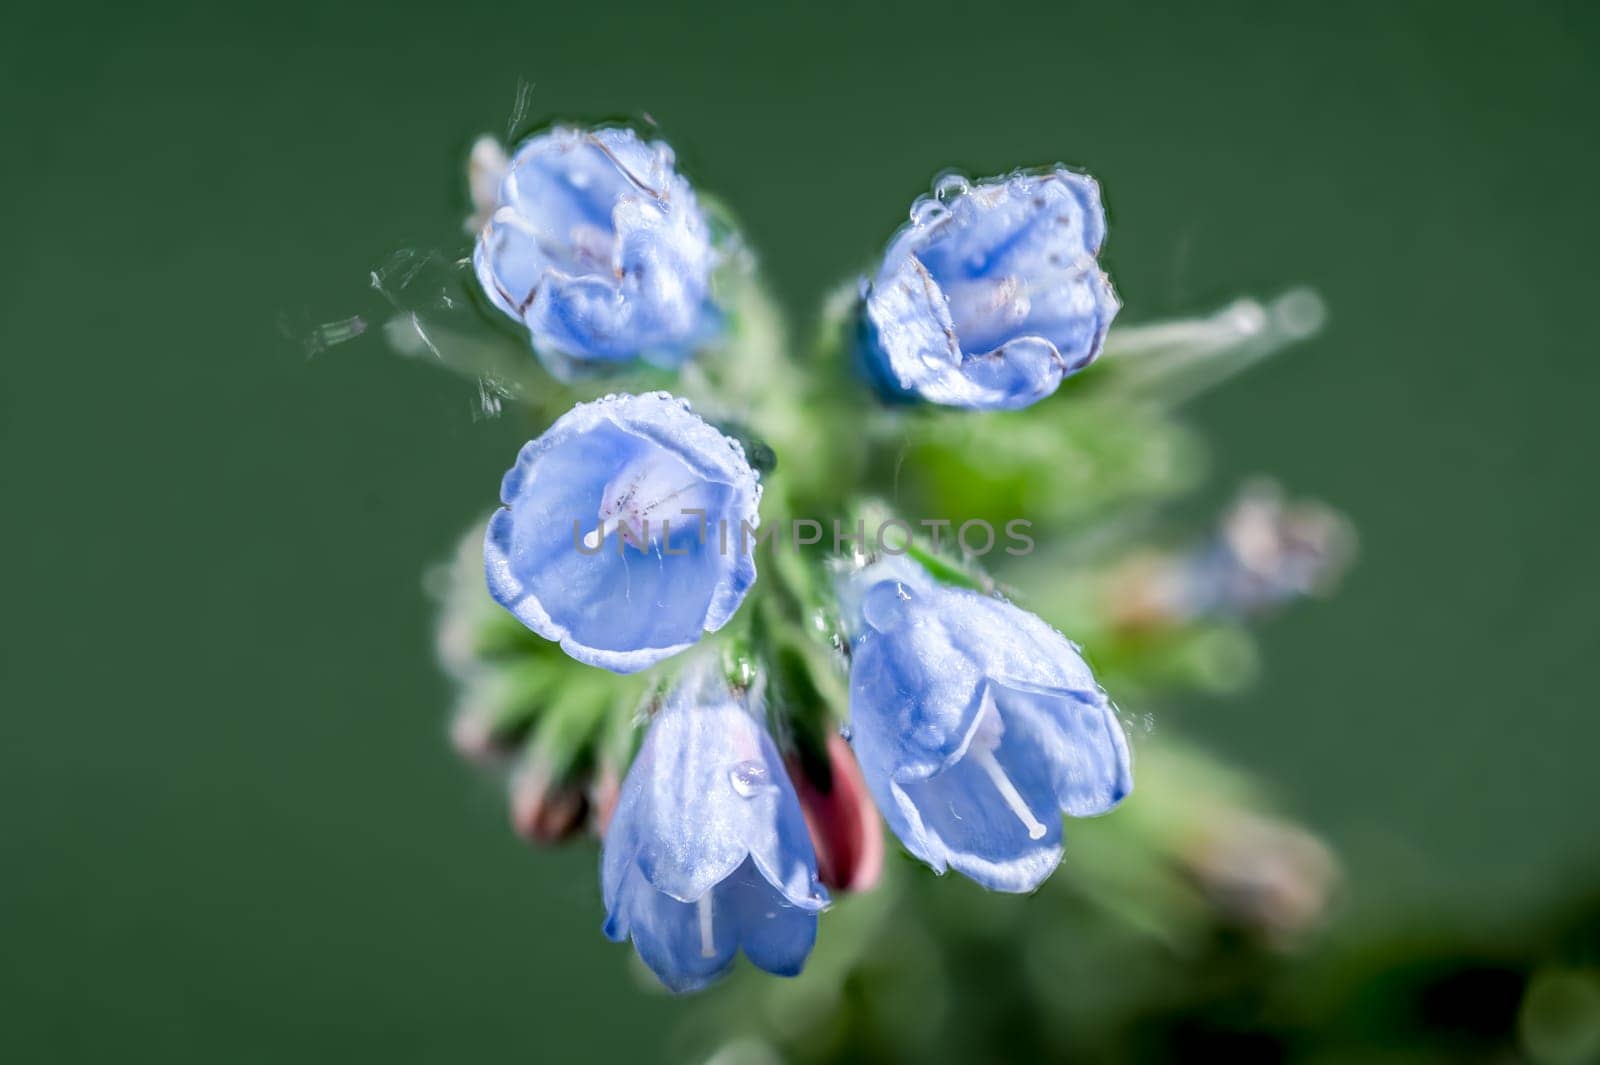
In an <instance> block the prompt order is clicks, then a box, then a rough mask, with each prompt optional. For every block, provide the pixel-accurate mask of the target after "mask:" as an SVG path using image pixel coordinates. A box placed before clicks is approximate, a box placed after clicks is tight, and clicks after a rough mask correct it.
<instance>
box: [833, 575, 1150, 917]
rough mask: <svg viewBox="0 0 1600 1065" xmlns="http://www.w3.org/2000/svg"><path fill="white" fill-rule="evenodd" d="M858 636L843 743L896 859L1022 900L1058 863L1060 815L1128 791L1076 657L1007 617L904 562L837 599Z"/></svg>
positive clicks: (1090, 808)
mask: <svg viewBox="0 0 1600 1065" xmlns="http://www.w3.org/2000/svg"><path fill="white" fill-rule="evenodd" d="M844 598H845V599H846V602H847V608H848V612H849V613H851V614H853V615H854V617H855V621H856V625H857V632H856V635H855V638H854V647H853V651H852V655H851V666H850V735H851V743H852V745H853V746H854V747H855V751H856V757H857V759H858V760H859V761H860V763H861V770H862V773H863V775H864V776H865V777H866V780H867V786H868V788H870V789H871V791H872V794H873V797H874V798H875V799H876V800H877V803H878V806H879V808H880V809H881V810H882V811H883V814H884V817H885V819H886V820H887V821H888V822H889V827H890V828H891V829H893V830H894V832H895V834H896V835H898V836H899V837H900V840H901V842H903V843H904V844H905V845H906V848H907V849H908V850H910V851H911V853H913V854H915V855H916V856H917V857H919V858H921V859H922V860H923V861H925V862H927V863H928V864H929V865H931V866H932V867H933V868H934V869H935V870H936V871H938V872H941V873H942V872H944V870H945V869H946V868H953V869H955V870H956V871H957V872H961V873H964V874H966V875H967V876H969V877H971V878H972V879H973V880H976V881H977V882H978V883H980V884H982V885H983V886H985V887H987V888H991V889H993V890H996V891H1031V890H1033V889H1034V888H1036V887H1038V886H1039V885H1040V884H1041V883H1043V882H1044V880H1045V878H1046V877H1048V876H1049V875H1050V873H1051V872H1052V871H1054V869H1055V867H1056V865H1057V864H1058V863H1059V862H1060V860H1061V850H1062V842H1061V836H1062V831H1061V815H1062V814H1063V813H1067V814H1071V815H1073V816H1075V817H1086V816H1090V815H1093V814H1099V813H1104V812H1105V811H1107V810H1109V809H1111V808H1112V807H1113V806H1115V805H1116V804H1117V803H1118V802H1120V801H1121V800H1122V798H1123V797H1124V796H1125V795H1127V794H1128V792H1129V791H1130V790H1132V787H1133V777H1132V768H1131V765H1130V761H1129V754H1128V744H1127V741H1126V739H1125V738H1124V736H1123V734H1122V728H1121V726H1120V725H1119V724H1118V721H1117V715H1116V712H1115V711H1114V710H1113V708H1112V707H1111V705H1110V703H1109V702H1108V701H1107V700H1106V697H1105V695H1104V693H1103V692H1101V690H1100V688H1099V686H1098V685H1096V683H1095V680H1094V677H1093V676H1092V675H1091V674H1090V672H1089V667H1088V666H1087V665H1085V664H1084V661H1083V659H1082V657H1081V656H1080V655H1079V654H1078V651H1077V649H1076V648H1075V647H1074V646H1073V645H1072V644H1071V643H1069V642H1068V641H1067V640H1066V639H1065V638H1064V637H1063V636H1062V635H1061V634H1060V633H1058V632H1056V631H1055V630H1054V629H1052V628H1051V627H1050V626H1049V625H1047V624H1045V623H1044V622H1043V621H1041V620H1040V619H1039V618H1037V617H1035V616H1034V615H1032V614H1029V613H1027V612H1026V611H1023V610H1019V609H1018V608H1017V607H1015V606H1012V605H1011V604H1010V603H1006V602H1003V601H1001V600H999V599H994V598H991V597H989V596H985V595H980V594H978V593H976V592H972V591H967V590H964V589H958V588H951V587H948V586H945V585H942V584H939V583H937V582H936V581H934V580H933V579H932V578H931V577H930V576H928V574H927V573H926V572H925V571H924V570H922V569H920V568H919V567H917V566H915V565H913V564H911V563H910V562H908V561H905V560H899V559H895V560H888V561H886V562H883V563H879V564H877V565H875V566H872V567H869V568H868V569H866V570H864V571H862V572H861V573H860V574H858V575H856V577H855V578H854V579H853V580H852V581H851V584H850V586H849V587H848V588H847V589H846V594H845V597H844Z"/></svg>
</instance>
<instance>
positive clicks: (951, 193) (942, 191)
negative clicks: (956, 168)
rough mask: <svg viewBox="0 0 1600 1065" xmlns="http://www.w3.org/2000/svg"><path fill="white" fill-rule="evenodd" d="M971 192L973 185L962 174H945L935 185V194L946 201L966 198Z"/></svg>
mask: <svg viewBox="0 0 1600 1065" xmlns="http://www.w3.org/2000/svg"><path fill="white" fill-rule="evenodd" d="M971 190H972V185H971V183H970V182H968V181H967V179H966V178H965V177H963V176H962V175H960V174H944V175H941V176H940V178H939V179H938V180H937V181H935V182H934V183H933V194H934V195H935V196H937V197H938V198H939V199H941V200H946V201H948V200H953V199H955V198H956V197H957V196H965V195H966V194H967V193H968V192H970V191H971Z"/></svg>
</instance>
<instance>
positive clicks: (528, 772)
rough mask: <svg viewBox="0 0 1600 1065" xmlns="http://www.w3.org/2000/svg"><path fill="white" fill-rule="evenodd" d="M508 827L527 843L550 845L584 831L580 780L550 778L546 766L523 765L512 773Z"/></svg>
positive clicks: (585, 807)
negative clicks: (509, 825)
mask: <svg viewBox="0 0 1600 1065" xmlns="http://www.w3.org/2000/svg"><path fill="white" fill-rule="evenodd" d="M510 798H511V827H512V829H514V830H515V831H516V833H517V835H519V836H521V837H522V838H523V839H525V840H527V841H528V842H529V843H538V844H544V845H548V844H553V843H561V842H563V841H565V840H568V839H571V838H572V837H573V836H576V835H577V834H578V833H579V832H581V831H583V826H584V823H585V820H586V818H587V816H588V813H589V802H588V799H587V798H586V797H585V794H584V788H583V786H582V785H581V783H579V782H576V781H572V780H565V781H556V780H554V779H552V776H551V772H550V770H549V767H548V766H545V765H542V764H540V763H539V762H537V761H536V762H534V763H533V764H530V765H527V766H524V767H523V768H521V769H519V770H518V771H517V772H515V773H513V774H512V776H511V784H510Z"/></svg>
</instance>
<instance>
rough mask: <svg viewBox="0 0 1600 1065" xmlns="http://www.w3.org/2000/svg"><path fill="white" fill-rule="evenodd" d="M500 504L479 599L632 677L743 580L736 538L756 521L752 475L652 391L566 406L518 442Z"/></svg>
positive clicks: (711, 613) (703, 625)
mask: <svg viewBox="0 0 1600 1065" xmlns="http://www.w3.org/2000/svg"><path fill="white" fill-rule="evenodd" d="M500 499H501V501H502V502H503V503H505V507H504V508H503V509H501V510H498V511H496V512H495V514H494V516H493V517H492V518H490V519H489V528H488V532H487V533H486V534H485V536H484V544H483V559H484V568H485V572H486V574H487V576H488V581H489V591H490V593H491V594H492V595H493V596H494V598H495V600H496V601H497V602H499V603H500V605H502V606H504V607H505V608H506V609H507V610H509V611H511V612H512V613H513V614H515V615H516V616H517V618H519V619H520V620H521V621H522V623H523V624H524V625H527V626H528V627H529V628H530V629H532V630H533V631H534V632H537V633H538V634H539V635H541V636H543V637H545V638H546V639H550V640H559V641H561V647H562V649H563V650H565V651H566V652H567V653H568V654H569V655H571V656H572V657H573V658H576V659H577V660H578V661H580V662H586V663H588V664H589V665H592V666H601V667H604V668H605V669H609V670H613V671H615V672H617V673H633V672H636V671H638V670H641V669H644V668H645V667H647V666H650V665H652V664H654V663H656V662H659V661H660V660H661V659H663V658H666V657H667V656H669V655H673V654H676V653H677V652H679V651H682V650H683V649H684V648H686V647H688V646H689V645H690V644H692V643H694V642H695V641H696V640H698V639H699V638H700V636H701V634H702V633H704V632H715V631H716V630H717V629H719V628H721V627H722V625H723V624H724V623H725V622H726V621H727V620H728V618H729V617H731V616H732V615H733V612H734V611H735V610H737V609H738V608H739V604H740V602H742V601H743V599H744V596H745V593H746V592H747V591H749V589H750V586H751V585H752V584H753V583H755V579H756V564H755V559H754V557H753V554H752V551H750V550H744V549H742V547H741V544H742V542H743V540H742V538H741V535H740V534H741V531H742V530H744V528H745V527H746V526H747V525H748V527H749V528H751V529H753V528H755V527H756V525H757V524H758V523H759V521H760V520H761V519H760V516H759V514H758V513H757V505H758V504H759V503H760V501H761V485H760V484H759V483H758V481H757V479H756V473H755V471H754V470H752V469H751V468H750V464H749V463H748V462H746V461H745V456H744V449H743V448H741V447H740V446H739V444H738V443H737V442H736V441H733V440H730V439H728V438H727V437H725V436H723V435H722V434H721V433H720V432H718V431H717V430H716V429H714V428H712V427H711V426H710V425H707V424H706V423H705V422H704V421H702V420H701V419H700V418H699V417H697V416H696V415H695V414H694V413H693V412H692V411H690V410H689V404H688V402H687V401H685V400H681V399H675V398H674V397H672V396H670V395H668V394H667V393H665V392H652V393H647V394H645V395H639V396H628V395H619V396H607V397H605V398H604V399H599V400H596V401H594V402H593V403H580V404H579V405H578V406H576V407H574V408H572V410H570V411H568V412H567V413H566V414H564V415H562V416H561V417H560V418H559V419H557V420H556V422H555V424H554V425H552V426H551V427H550V428H549V429H548V430H546V431H545V433H544V435H543V436H541V437H539V438H538V439H537V440H532V441H530V442H529V443H528V444H527V445H525V446H524V447H523V449H522V451H521V453H520V454H519V455H518V456H517V462H516V465H514V466H513V467H512V468H511V470H510V471H509V472H508V473H507V474H506V476H505V481H504V482H503V483H502V485H501V488H500ZM752 539H753V534H752Z"/></svg>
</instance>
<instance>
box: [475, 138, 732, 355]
mask: <svg viewBox="0 0 1600 1065" xmlns="http://www.w3.org/2000/svg"><path fill="white" fill-rule="evenodd" d="M716 260H717V253H716V250H715V248H714V247H713V246H712V241H711V233H710V227H709V226H708V225H707V223H706V218H705V215H704V214H703V213H702V212H701V210H700V205H699V203H698V202H697V201H696V199H695V194H694V189H693V188H691V187H690V185H689V183H688V182H687V181H686V180H684V179H683V177H681V176H680V175H679V174H678V172H677V171H676V170H675V169H674V167H673V156H672V149H670V148H668V147H667V146H666V145H665V144H661V143H659V142H646V141H643V140H641V139H640V138H639V136H638V135H637V134H636V133H634V132H633V131H631V130H627V129H597V130H585V129H572V128H568V127H564V126H557V127H555V128H553V129H549V130H546V131H545V132H543V133H540V134H537V135H535V136H533V137H530V138H529V139H528V140H527V141H525V142H524V143H523V144H522V147H520V148H519V149H517V152H516V154H515V155H514V156H513V157H512V159H511V162H510V167H509V169H508V170H507V172H506V174H505V177H504V178H503V179H502V180H501V182H500V186H499V192H498V196H497V198H496V206H495V208H494V210H493V211H492V213H491V214H490V215H489V220H488V222H487V223H486V224H485V225H484V227H483V230H482V232H480V233H479V235H478V243H477V248H476V249H475V250H474V252H473V257H472V261H473V266H474V267H475V269H476V270H477V274H478V282H479V284H480V285H482V286H483V291H484V293H485V295H487V296H488V298H489V300H490V301H491V302H492V303H493V304H494V305H495V306H496V307H498V308H500V310H502V311H504V312H505V313H506V314H508V315H510V316H511V317H512V318H514V319H516V320H517V321H519V322H522V323H524V324H525V325H526V326H527V327H528V331H529V333H530V334H532V338H533V346H534V350H535V351H537V352H538V353H539V356H540V357H541V358H542V359H543V360H544V361H545V362H546V364H547V365H548V366H550V368H551V369H552V370H553V371H554V372H556V373H558V374H559V375H562V376H567V375H570V374H571V372H572V371H574V370H576V369H578V368H580V367H583V366H585V365H588V366H591V367H593V366H595V365H596V364H600V365H602V366H603V365H604V364H608V363H611V364H614V363H619V362H626V361H630V360H632V359H635V358H644V359H647V360H649V361H651V362H655V363H657V364H660V365H663V366H676V365H678V364H679V363H681V362H682V361H683V360H684V359H685V358H687V357H688V356H689V355H690V354H691V353H692V352H693V351H694V349H695V348H696V347H698V346H700V345H701V344H702V343H704V342H705V341H706V340H708V339H709V338H710V337H711V335H712V334H713V333H714V332H715V329H716V326H717V320H718V315H717V312H716V309H715V307H714V306H713V304H712V301H711V272H712V269H713V267H714V266H715V265H716Z"/></svg>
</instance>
